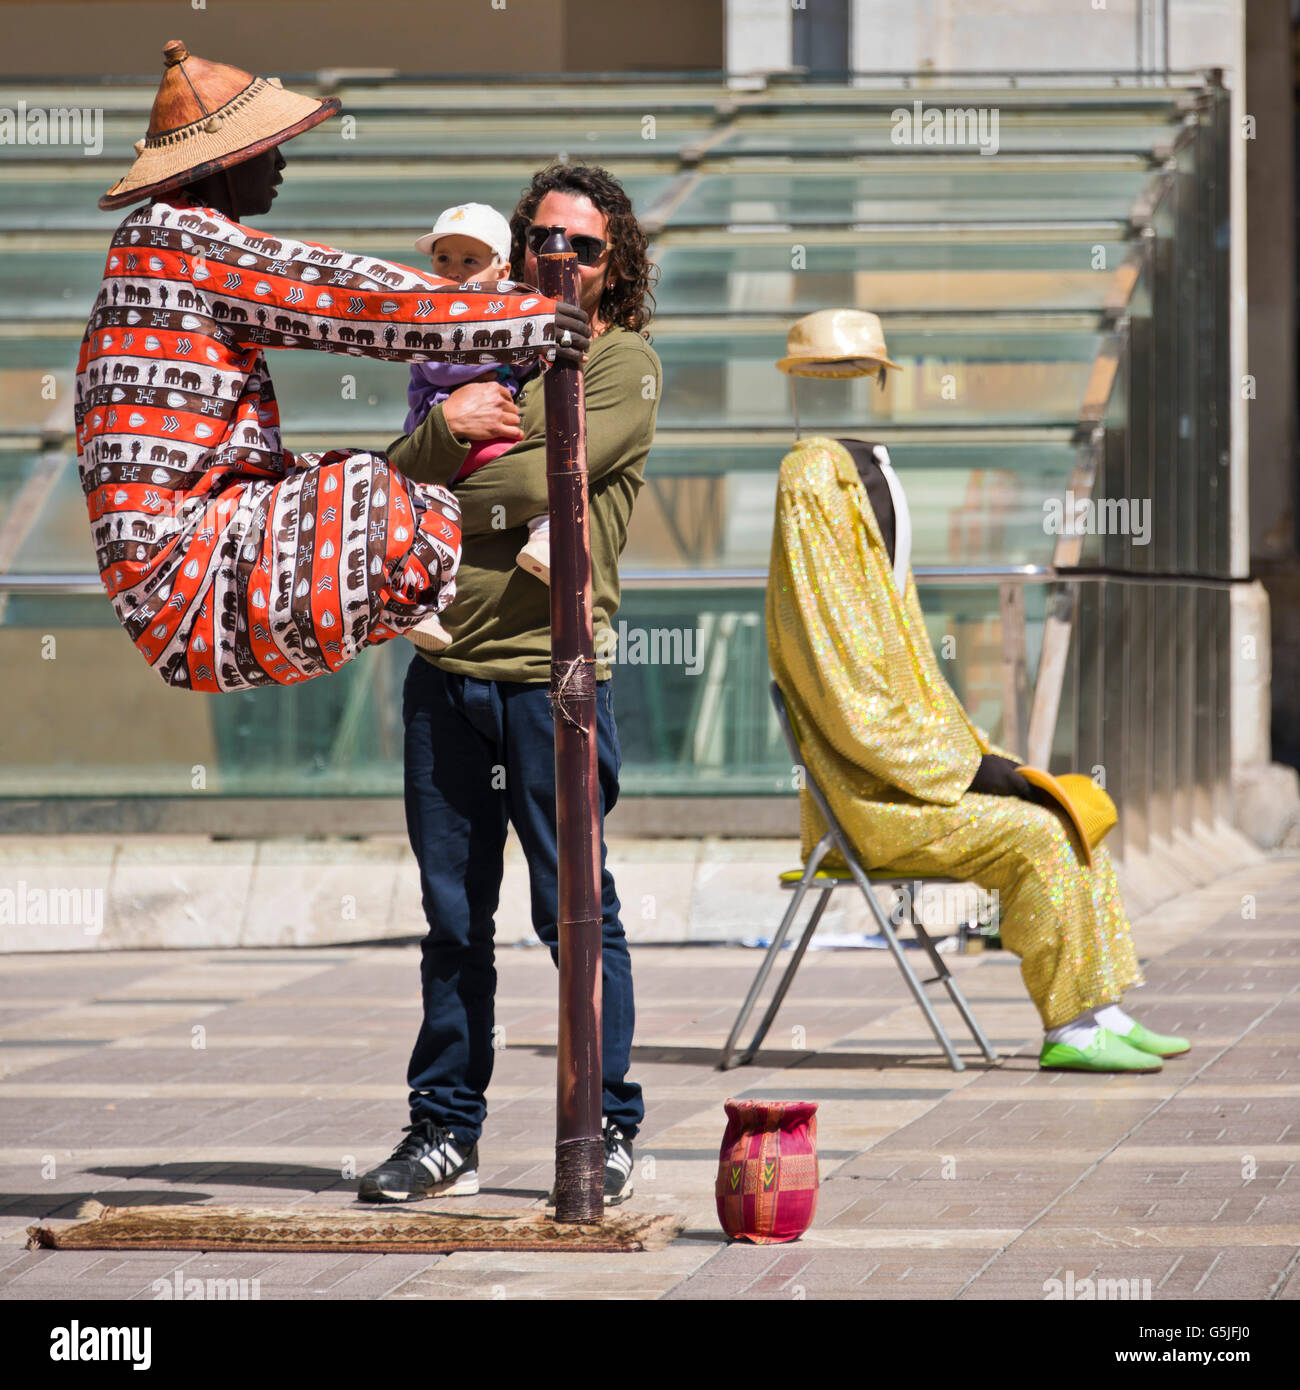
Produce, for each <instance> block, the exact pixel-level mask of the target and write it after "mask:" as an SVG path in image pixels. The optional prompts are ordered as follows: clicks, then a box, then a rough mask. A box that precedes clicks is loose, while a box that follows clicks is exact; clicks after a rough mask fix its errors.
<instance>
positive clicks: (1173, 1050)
mask: <svg viewBox="0 0 1300 1390" xmlns="http://www.w3.org/2000/svg"><path fill="white" fill-rule="evenodd" d="M1123 1040H1124V1042H1126V1043H1128V1045H1129V1046H1130V1047H1136V1048H1137V1050H1138V1051H1139V1052H1145V1053H1147V1054H1149V1055H1150V1056H1152V1057H1181V1056H1182V1055H1183V1053H1184V1052H1190V1051H1191V1050H1192V1045H1191V1043H1189V1042H1188V1041H1187V1039H1186V1038H1174V1037H1169V1036H1167V1035H1166V1034H1164V1033H1153V1032H1152V1031H1151V1030H1150V1029H1149V1028H1143V1026H1142V1025H1141V1024H1140V1023H1134V1024H1133V1027H1132V1028H1131V1029H1129V1031H1128V1032H1127V1033H1125V1034H1123Z"/></svg>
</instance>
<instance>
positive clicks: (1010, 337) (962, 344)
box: [653, 317, 1101, 434]
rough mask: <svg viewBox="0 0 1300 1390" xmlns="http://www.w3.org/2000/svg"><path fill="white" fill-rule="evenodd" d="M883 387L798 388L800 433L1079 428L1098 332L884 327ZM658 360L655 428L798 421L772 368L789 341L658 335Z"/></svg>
mask: <svg viewBox="0 0 1300 1390" xmlns="http://www.w3.org/2000/svg"><path fill="white" fill-rule="evenodd" d="M887 332H888V346H889V353H890V356H891V358H892V359H893V360H894V361H895V362H897V363H898V364H899V366H900V367H901V368H902V370H901V371H898V372H890V373H889V379H888V383H887V385H886V388H885V389H884V390H883V391H882V390H880V389H878V387H877V386H876V384H875V382H874V380H868V379H866V378H858V379H857V380H852V381H821V380H815V379H810V378H803V379H800V380H799V381H798V385H797V388H796V389H797V392H798V405H799V420H800V426H801V430H802V432H803V433H804V434H813V433H817V432H819V431H830V430H833V431H837V432H841V433H842V432H843V431H844V430H845V429H847V428H857V429H870V428H871V427H872V424H873V423H874V422H878V423H879V424H881V425H889V424H908V425H931V424H934V425H946V426H953V425H969V424H983V425H990V424H1008V425H1009V424H1024V425H1041V424H1073V423H1074V422H1075V420H1077V418H1078V414H1079V404H1080V402H1081V401H1082V400H1083V392H1084V388H1085V386H1086V385H1087V382H1088V375H1089V372H1090V370H1091V365H1092V359H1093V357H1094V356H1095V355H1096V352H1097V348H1098V344H1099V342H1100V341H1101V339H1100V334H1099V333H1098V331H1097V329H1096V328H1095V327H1069V328H1064V329H1061V328H1057V327H1055V326H1054V325H1053V324H1052V322H1051V320H1048V321H1047V322H1046V323H1045V324H1044V323H1042V321H1040V320H1036V319H1034V318H1026V319H1025V320H1023V321H1021V322H1019V323H1017V324H1014V325H1012V326H1010V327H1008V326H1006V325H999V324H997V323H989V322H982V321H980V320H978V319H976V320H974V321H970V322H963V321H958V320H953V319H935V320H934V321H933V326H929V325H927V324H926V321H925V319H924V317H921V318H919V319H913V320H911V321H909V322H907V323H903V322H900V321H895V323H894V324H893V325H892V326H890V327H888V330H887ZM653 337H654V347H655V350H656V351H657V352H658V354H659V357H660V359H661V361H662V363H663V371H664V385H663V404H662V406H661V409H660V412H659V428H661V429H671V428H681V427H683V426H686V425H693V426H710V427H719V426H723V427H725V426H731V427H752V426H755V425H777V426H781V427H782V428H788V427H789V425H790V422H791V414H790V395H789V393H790V385H789V383H790V382H791V381H793V380H794V378H788V377H786V378H783V377H782V376H781V374H780V373H779V372H778V371H777V370H776V366H775V363H776V362H777V360H778V359H779V358H781V357H783V356H784V355H785V333H784V330H782V331H780V332H774V333H771V334H768V333H741V332H737V333H735V334H731V335H728V334H726V333H725V332H717V333H714V332H709V333H707V334H692V335H690V336H684V335H683V336H678V335H677V334H676V333H673V332H671V331H670V330H669V329H666V328H664V329H661V330H660V331H659V332H658V333H655V334H654V335H653Z"/></svg>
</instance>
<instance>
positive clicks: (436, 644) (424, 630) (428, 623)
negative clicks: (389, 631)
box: [405, 618, 451, 652]
mask: <svg viewBox="0 0 1300 1390" xmlns="http://www.w3.org/2000/svg"><path fill="white" fill-rule="evenodd" d="M405 636H406V637H408V638H409V639H410V640H411V641H412V642H414V643H415V645H416V646H417V647H419V648H420V649H421V651H426V652H440V651H441V650H442V649H443V648H444V647H449V646H451V633H449V632H448V631H447V629H446V628H445V627H443V625H442V624H441V623H440V622H439V621H438V620H437V618H422V619H421V620H420V621H419V622H418V623H416V625H415V626H414V627H412V628H408V629H407V631H406V633H405Z"/></svg>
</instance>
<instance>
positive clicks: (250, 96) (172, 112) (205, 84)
mask: <svg viewBox="0 0 1300 1390" xmlns="http://www.w3.org/2000/svg"><path fill="white" fill-rule="evenodd" d="M163 63H164V69H163V76H162V82H161V83H160V84H159V87H158V95H157V96H156V97H155V98H154V103H153V111H152V112H151V113H150V115H149V133H148V134H147V135H146V136H145V138H144V139H143V140H137V141H136V145H135V149H136V155H137V158H136V161H135V163H134V164H132V166H131V168H130V169H129V170H128V172H127V175H126V177H125V178H122V179H119V180H118V181H117V182H116V183H115V184H114V185H113V186H112V188H110V189H109V190H108V192H107V193H105V194H104V196H103V197H102V198H101V199H100V200H99V206H100V207H101V208H105V209H107V208H122V207H126V206H127V204H129V203H138V202H139V201H140V200H141V199H142V198H152V197H154V196H155V195H156V194H158V193H166V192H168V191H170V190H171V189H174V188H181V187H183V186H184V185H185V184H187V183H193V182H194V181H195V180H196V179H201V178H205V177H206V176H207V175H208V174H213V173H216V172H217V170H219V169H229V168H230V166H231V165H232V164H239V163H241V162H242V161H243V160H245V159H251V158H253V156H254V155H259V154H261V153H262V152H263V151H264V150H269V149H270V148H271V147H272V146H273V145H278V144H280V143H281V141H284V140H288V139H291V138H292V137H293V136H295V135H301V134H302V132H303V131H304V130H310V129H311V127H312V126H314V125H317V124H319V123H320V122H321V121H323V120H325V119H326V118H327V117H329V116H333V115H334V114H335V113H336V112H337V111H338V109H339V100H338V98H337V97H326V98H325V99H324V100H317V98H315V97H306V96H302V95H301V94H300V93H298V92H289V91H286V90H285V89H284V88H283V87H281V86H280V80H279V78H276V77H254V76H253V75H252V73H248V72H245V71H244V70H243V69H242V68H232V67H230V66H228V65H227V64H225V63H209V62H207V61H206V60H204V59H203V58H193V57H191V56H190V54H189V53H188V52H187V51H186V48H185V45H184V44H183V43H182V42H181V41H180V39H172V40H171V41H170V42H169V43H167V44H165V45H164V46H163Z"/></svg>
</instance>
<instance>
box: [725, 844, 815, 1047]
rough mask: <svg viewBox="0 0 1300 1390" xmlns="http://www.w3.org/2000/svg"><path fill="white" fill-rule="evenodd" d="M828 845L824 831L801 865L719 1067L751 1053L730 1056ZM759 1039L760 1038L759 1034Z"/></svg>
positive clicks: (797, 952) (800, 955) (800, 953)
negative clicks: (799, 873)
mask: <svg viewBox="0 0 1300 1390" xmlns="http://www.w3.org/2000/svg"><path fill="white" fill-rule="evenodd" d="M830 847H831V837H830V836H829V835H823V836H822V838H821V839H820V840H819V841H818V842H817V845H816V847H815V848H814V849H813V852H812V854H810V855H809V856H808V863H807V864H806V865H805V866H804V871H803V876H802V877H801V878H800V880H799V886H798V887H797V888H796V889H795V890H794V893H793V896H792V898H791V902H790V906H789V907H788V908H787V909H786V913H785V916H784V917H782V918H781V925H780V926H779V927H777V929H776V935H775V936H773V938H772V944H771V945H770V946H769V947H768V948H767V955H766V956H764V957H763V963H762V965H760V966H759V967H758V974H757V975H756V976H755V977H754V983H753V984H752V985H750V987H749V993H748V994H747V995H746V996H745V1002H744V1003H743V1004H742V1005H741V1006H740V1013H739V1014H737V1015H736V1021H735V1023H734V1024H733V1025H732V1029H731V1034H730V1036H729V1037H728V1038H727V1042H726V1045H725V1046H724V1047H723V1049H722V1057H721V1060H720V1061H719V1062H718V1070H719V1071H730V1070H731V1069H732V1067H736V1066H741V1065H743V1063H744V1062H745V1061H747V1060H748V1059H749V1057H752V1056H753V1054H754V1046H751V1047H750V1050H749V1053H748V1054H747V1056H746V1057H744V1058H741V1059H739V1060H737V1061H735V1062H733V1061H732V1060H731V1059H732V1054H733V1053H734V1052H735V1049H736V1040H737V1038H739V1037H740V1033H741V1029H743V1028H744V1026H745V1021H746V1020H747V1019H748V1018H749V1015H750V1014H751V1013H752V1012H753V1009H754V1004H755V1002H756V1001H757V999H758V996H759V994H760V993H761V992H762V989H763V986H764V984H766V982H767V977H768V975H769V974H770V973H771V971H772V967H773V966H774V965H775V964H776V958H777V954H778V952H779V951H780V950H781V947H782V946H784V945H785V939H786V937H787V936H788V935H789V932H790V926H791V923H793V921H794V919H795V916H796V915H797V914H798V911H799V905H800V904H801V903H802V902H803V899H804V894H805V893H807V891H808V888H809V886H810V885H811V883H812V881H813V875H814V874H816V872H817V869H818V867H819V866H820V864H821V862H822V860H823V859H824V858H825V857H826V852H827V851H828V850H829V849H830ZM830 891H831V890H830V889H823V890H822V898H821V902H820V903H818V905H817V908H816V910H815V911H814V913H813V918H812V921H813V924H814V925H815V924H816V922H817V919H818V918H819V917H820V916H821V913H822V909H823V908H824V907H825V905H826V899H827V897H828V896H829V894H830ZM805 935H807V932H805ZM795 955H796V963H797V960H798V958H801V957H802V951H796V953H795ZM787 973H788V972H787ZM769 1022H770V1020H769ZM758 1041H761V1038H760V1039H759V1040H758Z"/></svg>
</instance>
